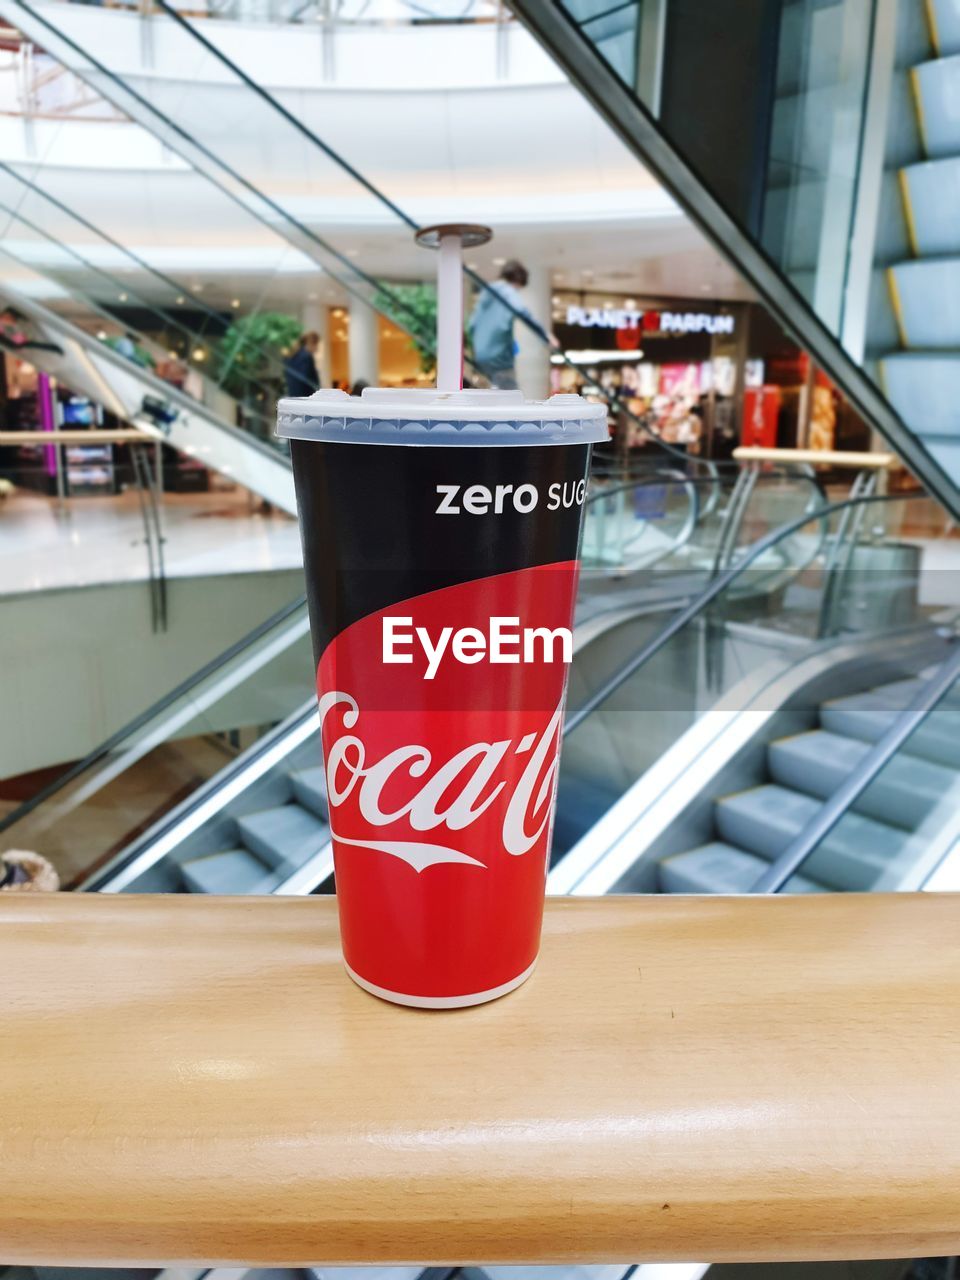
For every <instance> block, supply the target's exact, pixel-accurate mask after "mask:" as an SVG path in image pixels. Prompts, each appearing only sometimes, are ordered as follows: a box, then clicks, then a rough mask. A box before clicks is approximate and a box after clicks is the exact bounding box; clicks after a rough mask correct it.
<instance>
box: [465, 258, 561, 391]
mask: <svg viewBox="0 0 960 1280" xmlns="http://www.w3.org/2000/svg"><path fill="white" fill-rule="evenodd" d="M528 279H529V275H528V273H527V269H526V267H525V266H524V265H523V263H522V262H517V261H516V259H515V258H513V259H511V260H510V261H509V262H507V263H505V264H504V267H503V270H502V271H501V272H500V279H499V280H498V281H497V282H496V283H495V284H492V285H490V286H489V287H488V288H486V289H483V290H482V291H481V293H480V297H479V298H478V299H477V304H476V306H475V307H474V309H473V314H472V315H471V317H470V323H469V331H470V339H471V342H472V343H473V359H474V363H475V365H476V366H477V369H478V371H479V372H480V373H482V374H483V375H484V377H486V378H487V379H488V380H489V382H490V385H491V386H493V387H499V388H500V390H501V391H515V390H516V389H517V369H516V362H517V341H516V338H515V337H514V334H513V324H514V321H515V320H516V318H517V316H518V315H520V316H522V317H523V318H524V319H525V320H527V321H528V322H529V323H530V324H531V325H532V326H533V327H534V329H536V331H537V333H539V334H540V336H541V337H542V338H543V340H544V342H551V339H550V337H549V335H548V334H547V333H546V331H545V330H544V328H543V326H542V325H541V324H540V322H539V321H538V320H537V319H535V317H534V316H533V315H532V314H531V312H530V309H529V307H528V306H527V305H526V303H525V302H524V301H523V298H522V297H521V295H520V293H519V292H518V290H519V289H523V288H525V287H526V284H527V280H528Z"/></svg>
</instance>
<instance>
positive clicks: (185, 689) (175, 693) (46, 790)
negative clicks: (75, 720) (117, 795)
mask: <svg viewBox="0 0 960 1280" xmlns="http://www.w3.org/2000/svg"><path fill="white" fill-rule="evenodd" d="M306 603H307V598H306V596H305V595H300V596H297V598H296V599H295V600H292V601H291V602H290V603H289V604H286V605H284V606H283V608H282V609H278V610H277V612H276V613H274V614H273V615H272V616H271V617H269V618H267V619H266V620H265V621H264V622H261V623H260V624H259V626H256V627H254V628H253V630H252V631H249V632H247V634H246V635H245V636H242V637H241V638H240V639H239V640H237V641H235V642H234V643H233V644H232V645H230V647H229V648H227V649H224V650H223V652H222V653H219V654H217V656H216V657H214V658H211V659H210V660H209V662H205V663H204V664H203V666H202V667H200V668H199V670H197V671H195V672H194V673H193V674H192V675H190V676H188V677H187V679H186V680H183V681H181V682H180V684H178V685H176V686H175V687H174V688H173V689H170V690H169V691H168V692H167V693H165V694H164V695H163V697H162V698H160V699H158V700H157V701H156V702H154V703H153V704H152V705H151V706H149V707H147V709H146V710H145V711H141V712H140V714H139V715H137V716H134V718H133V719H132V720H130V721H129V722H128V723H127V724H125V725H123V726H122V728H120V729H117V731H116V732H115V733H112V734H111V735H110V737H109V738H106V739H105V740H104V741H103V742H101V743H100V745H99V746H98V747H95V748H94V749H93V751H91V752H89V753H88V754H87V755H85V756H84V757H83V759H82V760H78V761H77V762H76V764H73V765H71V766H70V768H69V769H67V771H66V772H65V773H62V774H61V775H60V777H58V778H54V780H53V781H52V782H49V783H48V784H47V785H46V786H45V787H41V788H40V790H39V791H38V792H37V793H36V794H35V795H33V796H31V797H30V799H29V800H25V801H24V802H23V804H20V805H18V806H17V808H16V809H14V810H13V811H12V812H11V813H8V814H6V815H5V816H4V817H0V831H6V830H8V829H9V828H10V827H12V826H14V824H15V823H17V822H19V821H20V819H21V818H25V817H26V816H27V814H29V813H32V812H33V811H34V810H35V809H37V808H39V806H40V805H42V804H45V803H46V802H47V801H48V800H49V799H51V797H53V796H55V795H56V794H57V793H58V792H59V791H61V790H63V788H64V787H67V786H69V785H70V783H71V782H75V781H76V779H77V778H79V777H80V776H81V775H82V774H83V773H85V772H86V771H87V770H88V769H91V768H93V767H94V766H95V765H97V764H99V763H100V762H101V761H102V760H104V759H106V757H107V756H109V755H110V754H111V753H112V752H113V751H115V750H116V749H117V747H119V746H122V744H123V743H124V742H125V741H126V740H127V739H128V738H130V737H132V736H133V734H135V733H138V732H139V731H140V730H141V729H143V728H144V727H145V726H146V725H148V724H149V723H150V722H151V721H152V720H156V719H157V718H158V717H160V716H162V715H164V714H165V713H166V712H167V711H169V710H170V708H171V707H172V706H173V704H174V703H175V702H177V701H178V700H179V699H180V698H184V697H186V696H187V695H188V694H189V693H190V692H191V691H192V690H193V689H195V688H196V687H197V685H199V684H202V683H203V682H204V681H205V680H207V679H209V678H210V676H212V675H215V674H216V672H217V671H218V670H219V669H220V668H221V667H222V666H224V665H225V664H226V663H228V662H232V661H233V660H234V658H237V657H238V656H239V655H240V654H242V653H243V652H244V650H245V649H248V648H250V646H251V645H254V644H256V643H257V642H258V641H260V640H262V639H263V638H264V636H266V635H268V634H269V633H270V632H271V631H274V630H276V628H277V627H279V626H282V625H283V623H285V622H288V621H289V620H290V619H291V618H292V617H293V616H294V615H295V614H297V613H299V612H300V611H301V610H303V609H304V608H305V607H306Z"/></svg>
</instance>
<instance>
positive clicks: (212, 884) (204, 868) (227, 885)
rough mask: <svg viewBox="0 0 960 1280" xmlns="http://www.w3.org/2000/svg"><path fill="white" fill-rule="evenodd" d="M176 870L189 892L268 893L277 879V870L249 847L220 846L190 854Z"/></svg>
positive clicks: (273, 887) (274, 886)
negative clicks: (194, 856) (218, 850)
mask: <svg viewBox="0 0 960 1280" xmlns="http://www.w3.org/2000/svg"><path fill="white" fill-rule="evenodd" d="M180 873H181V875H182V876H183V880H184V883H185V884H186V886H187V888H188V890H189V891H190V892H191V893H221V894H240V893H272V891H273V890H274V889H275V888H276V886H277V885H278V884H279V883H280V877H279V876H278V875H277V873H276V872H275V871H271V869H270V868H269V867H267V866H264V864H263V863H262V862H261V861H260V859H259V858H258V857H256V856H255V855H254V854H252V853H251V852H250V850H249V849H222V850H221V851H220V852H219V853H207V854H204V855H203V856H202V857H199V858H191V859H189V860H188V861H186V862H184V863H183V864H182V865H181V867H180Z"/></svg>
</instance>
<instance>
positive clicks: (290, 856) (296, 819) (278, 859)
mask: <svg viewBox="0 0 960 1280" xmlns="http://www.w3.org/2000/svg"><path fill="white" fill-rule="evenodd" d="M237 829H238V831H239V833H240V839H241V840H242V841H243V843H244V844H245V845H246V846H247V848H248V849H250V850H252V852H253V853H255V854H256V855H257V857H258V858H262V859H263V861H264V862H266V863H267V864H268V866H271V867H273V868H275V870H277V871H279V872H281V873H283V874H285V875H289V874H291V873H292V872H294V871H296V870H297V869H298V868H299V867H302V866H303V864H304V863H305V862H306V860H307V859H308V858H310V857H312V856H313V854H315V853H317V852H319V850H320V849H322V848H323V846H324V845H325V844H326V843H327V841H328V840H329V839H330V828H329V827H328V826H327V824H326V823H325V822H321V821H320V820H319V819H318V818H315V817H314V816H313V814H312V813H308V812H307V810H306V809H301V807H300V805H298V804H283V805H279V806H278V807H277V808H276V809H261V810H260V812H259V813H250V814H247V816H246V817H244V818H240V819H239V820H238V822H237Z"/></svg>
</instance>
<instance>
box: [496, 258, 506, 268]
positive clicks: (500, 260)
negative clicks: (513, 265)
mask: <svg viewBox="0 0 960 1280" xmlns="http://www.w3.org/2000/svg"><path fill="white" fill-rule="evenodd" d="M506 262H507V260H506V258H494V260H493V265H494V266H495V267H503V266H506Z"/></svg>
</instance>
